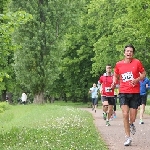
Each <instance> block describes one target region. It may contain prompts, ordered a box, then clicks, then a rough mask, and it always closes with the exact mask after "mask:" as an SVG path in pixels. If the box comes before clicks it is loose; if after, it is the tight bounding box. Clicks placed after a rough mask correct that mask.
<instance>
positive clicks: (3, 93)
mask: <svg viewBox="0 0 150 150" xmlns="http://www.w3.org/2000/svg"><path fill="white" fill-rule="evenodd" d="M1 98H2V101H6V90H3V91H2V97H1Z"/></svg>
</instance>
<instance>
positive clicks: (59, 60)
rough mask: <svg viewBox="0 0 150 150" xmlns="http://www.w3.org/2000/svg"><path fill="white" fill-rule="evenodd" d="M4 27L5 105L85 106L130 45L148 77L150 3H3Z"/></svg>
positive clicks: (0, 61) (1, 69)
mask: <svg viewBox="0 0 150 150" xmlns="http://www.w3.org/2000/svg"><path fill="white" fill-rule="evenodd" d="M0 23H1V27H0V43H1V44H0V91H1V92H0V95H1V101H4V100H5V99H6V95H9V97H10V99H9V102H10V103H16V102H17V99H18V98H19V97H20V96H21V93H22V92H26V93H27V95H28V99H30V100H31V101H32V102H34V103H39V104H41V103H45V102H46V101H50V100H52V101H53V100H55V99H57V100H65V101H73V102H77V101H82V102H87V101H89V95H88V90H89V88H90V87H92V84H93V83H97V81H98V79H99V76H100V75H102V74H103V73H104V72H105V66H106V64H112V66H113V67H114V65H115V63H116V62H117V61H119V60H120V59H123V56H124V55H123V51H124V46H125V45H126V44H130V43H131V44H133V45H134V46H135V48H136V53H135V57H136V58H138V59H140V60H141V61H142V63H143V64H144V67H145V69H146V72H147V76H148V77H149V75H150V67H149V64H150V63H149V62H150V53H149V51H150V1H149V0H135V1H130V0H122V1H119V0H80V1H79V0H0Z"/></svg>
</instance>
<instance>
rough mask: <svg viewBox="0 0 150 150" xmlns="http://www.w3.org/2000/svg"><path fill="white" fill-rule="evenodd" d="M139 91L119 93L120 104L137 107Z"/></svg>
mask: <svg viewBox="0 0 150 150" xmlns="http://www.w3.org/2000/svg"><path fill="white" fill-rule="evenodd" d="M139 98H140V93H133V94H131V93H119V102H120V106H122V105H128V106H129V108H134V109H137V108H138V106H139Z"/></svg>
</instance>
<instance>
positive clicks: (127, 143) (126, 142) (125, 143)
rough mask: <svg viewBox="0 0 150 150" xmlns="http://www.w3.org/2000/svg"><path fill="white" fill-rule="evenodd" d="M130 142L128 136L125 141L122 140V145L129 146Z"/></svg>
mask: <svg viewBox="0 0 150 150" xmlns="http://www.w3.org/2000/svg"><path fill="white" fill-rule="evenodd" d="M131 142H132V140H131V138H130V137H128V138H126V141H125V142H124V146H130V145H131Z"/></svg>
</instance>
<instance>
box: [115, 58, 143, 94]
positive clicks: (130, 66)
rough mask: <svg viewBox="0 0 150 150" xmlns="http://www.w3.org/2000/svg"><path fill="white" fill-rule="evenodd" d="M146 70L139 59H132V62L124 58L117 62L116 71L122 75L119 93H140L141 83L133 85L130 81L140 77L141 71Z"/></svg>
mask: <svg viewBox="0 0 150 150" xmlns="http://www.w3.org/2000/svg"><path fill="white" fill-rule="evenodd" d="M144 70H145V69H144V67H143V65H142V63H141V62H140V61H139V60H138V59H132V61H131V62H130V63H125V62H124V60H122V61H119V62H117V63H116V66H115V69H114V72H115V73H116V74H117V75H119V76H120V88H119V93H139V92H140V83H137V84H136V85H134V86H133V85H132V84H130V81H131V80H132V79H136V78H138V77H139V76H140V74H139V73H142V72H143V71H144Z"/></svg>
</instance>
